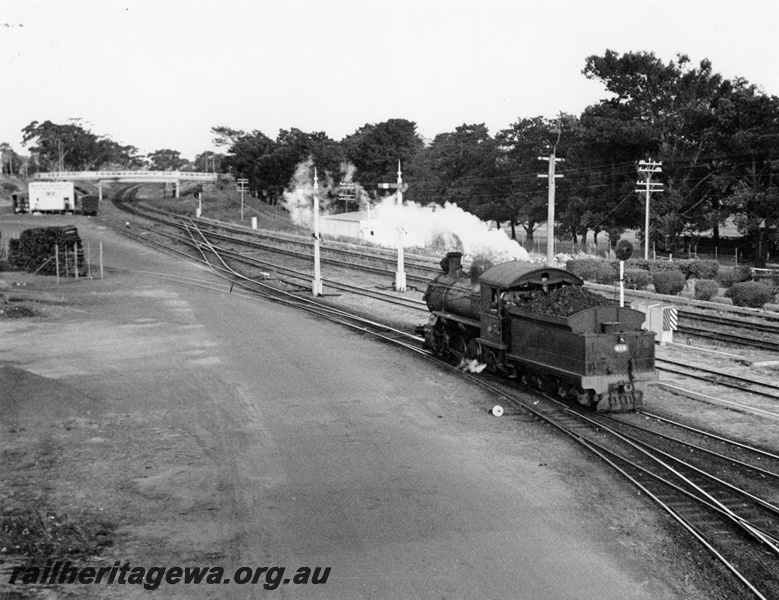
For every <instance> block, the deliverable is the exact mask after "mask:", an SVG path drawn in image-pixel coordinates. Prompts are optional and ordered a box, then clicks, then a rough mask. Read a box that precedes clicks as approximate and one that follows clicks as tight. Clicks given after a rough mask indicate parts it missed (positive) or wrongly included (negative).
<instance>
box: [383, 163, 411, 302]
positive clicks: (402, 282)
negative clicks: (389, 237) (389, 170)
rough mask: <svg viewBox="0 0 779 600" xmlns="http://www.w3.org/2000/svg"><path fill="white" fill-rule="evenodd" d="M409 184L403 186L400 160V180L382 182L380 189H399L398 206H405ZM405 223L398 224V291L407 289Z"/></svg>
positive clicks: (396, 273)
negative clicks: (404, 246) (404, 196)
mask: <svg viewBox="0 0 779 600" xmlns="http://www.w3.org/2000/svg"><path fill="white" fill-rule="evenodd" d="M407 188H408V186H405V187H404V186H403V174H402V173H401V171H400V161H398V182H397V183H380V184H379V189H382V190H398V206H399V207H402V206H403V191H404V189H407ZM403 233H404V232H403V223H400V224H399V225H398V270H397V271H396V272H395V290H397V291H398V292H405V291H406V272H405V270H404V268H403V243H404V235H403Z"/></svg>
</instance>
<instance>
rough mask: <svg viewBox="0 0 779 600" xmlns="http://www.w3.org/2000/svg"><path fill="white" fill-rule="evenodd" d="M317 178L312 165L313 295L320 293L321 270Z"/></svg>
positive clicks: (319, 294)
mask: <svg viewBox="0 0 779 600" xmlns="http://www.w3.org/2000/svg"><path fill="white" fill-rule="evenodd" d="M319 237H320V236H319V180H318V179H317V174H316V167H314V281H313V282H312V284H311V293H312V294H314V296H321V295H322V272H321V270H320V266H319Z"/></svg>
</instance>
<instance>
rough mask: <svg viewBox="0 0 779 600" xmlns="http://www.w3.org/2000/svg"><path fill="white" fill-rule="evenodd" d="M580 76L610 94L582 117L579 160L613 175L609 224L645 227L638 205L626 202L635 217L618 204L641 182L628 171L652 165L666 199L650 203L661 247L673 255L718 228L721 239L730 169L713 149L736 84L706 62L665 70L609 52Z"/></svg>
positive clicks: (646, 56) (643, 57)
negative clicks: (724, 171) (694, 236)
mask: <svg viewBox="0 0 779 600" xmlns="http://www.w3.org/2000/svg"><path fill="white" fill-rule="evenodd" d="M583 73H584V75H585V76H586V77H588V78H590V79H596V80H599V81H601V82H603V84H604V85H605V87H606V90H607V91H609V92H611V93H612V94H613V97H612V98H609V99H607V100H603V101H601V103H600V104H598V105H595V106H591V107H588V108H587V109H586V110H585V112H584V114H583V116H582V125H583V127H584V136H583V146H582V147H581V148H580V152H579V156H580V157H582V161H581V162H582V165H585V164H586V163H587V162H591V165H590V166H591V167H594V165H593V164H592V159H594V158H600V159H601V160H602V161H603V164H604V168H606V167H608V168H609V169H610V173H609V174H608V175H607V174H606V172H605V171H604V177H602V179H604V181H603V184H605V185H606V186H607V189H608V190H609V192H608V194H607V197H606V198H605V202H604V208H609V205H611V208H609V211H608V213H607V214H608V215H609V219H610V221H611V224H619V225H620V226H623V227H640V224H641V222H642V212H643V211H642V210H641V207H640V204H639V203H636V202H630V201H628V204H631V205H632V209H630V210H624V208H619V207H621V206H622V205H621V204H615V202H617V201H618V202H620V203H624V200H618V199H619V198H620V197H621V196H623V194H629V189H630V187H631V186H632V182H631V181H630V180H634V179H635V175H636V173H635V167H634V166H632V167H631V164H632V165H634V164H635V163H636V162H637V161H638V160H640V159H646V158H649V157H651V158H653V159H655V160H659V161H660V162H662V165H663V167H662V168H663V176H662V179H663V182H664V183H665V192H664V193H663V194H659V195H655V196H653V198H652V201H653V206H652V212H651V215H652V219H651V221H652V228H653V229H654V231H655V233H656V236H657V239H658V242H659V243H660V244H661V247H662V246H664V247H665V249H666V250H669V251H674V250H675V249H676V245H677V240H678V239H679V236H680V235H681V234H683V233H685V232H687V233H689V232H691V231H695V230H700V229H708V228H713V229H714V231H715V236H716V234H717V227H718V224H719V223H720V222H722V220H724V218H725V217H726V216H727V215H725V214H724V213H723V212H722V211H721V210H720V208H721V207H720V199H721V197H722V195H723V189H722V184H723V179H722V177H721V165H722V164H723V162H727V161H728V157H727V154H726V153H723V152H722V150H721V149H718V148H717V145H716V143H715V141H716V139H717V138H718V137H719V134H717V128H718V123H717V121H718V117H717V113H718V111H719V110H720V106H721V104H722V102H723V100H726V99H727V97H728V96H729V95H730V93H731V83H730V82H729V81H727V80H724V79H723V78H722V77H721V76H720V75H718V74H715V73H713V71H712V65H711V63H710V62H709V61H708V60H702V61H701V62H700V64H699V65H698V66H697V67H693V66H691V64H690V60H689V58H688V57H687V56H685V55H678V56H677V58H676V60H673V61H669V62H668V63H663V62H662V61H661V60H659V59H658V58H657V57H656V56H655V55H654V54H653V53H647V52H630V53H626V54H624V55H621V56H620V55H618V54H617V53H616V52H614V51H611V50H607V51H606V53H605V55H604V56H602V57H600V56H591V57H589V58H588V59H587V60H586V66H585V69H584V71H583ZM731 189H732V186H731ZM623 197H626V196H623ZM618 208H619V211H617V209H618ZM612 211H615V212H612ZM619 213H621V214H619Z"/></svg>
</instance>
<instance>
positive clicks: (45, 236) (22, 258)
mask: <svg viewBox="0 0 779 600" xmlns="http://www.w3.org/2000/svg"><path fill="white" fill-rule="evenodd" d="M55 246H56V247H58V248H59V262H60V274H64V273H65V272H66V271H65V270H66V269H67V272H68V273H72V272H73V271H74V251H75V249H76V246H78V251H77V255H78V266H79V268H83V255H82V249H81V238H80V237H79V235H78V229H76V227H75V226H74V225H65V226H62V227H38V228H35V229H25V230H24V231H22V233H21V235H20V236H19V239H18V240H11V243H10V244H9V262H10V263H11V266H12V267H15V268H17V269H23V270H25V271H31V272H34V271H38V269H40V271H39V272H40V273H47V274H50V275H53V274H54V273H56V272H57V267H56V260H55V259H54V249H55ZM66 251H67V263H66V260H65V259H66V254H65V253H66ZM49 259H51V260H49ZM47 261H48V262H47ZM44 263H46V264H45V265H44ZM41 265H44V266H43V267H41Z"/></svg>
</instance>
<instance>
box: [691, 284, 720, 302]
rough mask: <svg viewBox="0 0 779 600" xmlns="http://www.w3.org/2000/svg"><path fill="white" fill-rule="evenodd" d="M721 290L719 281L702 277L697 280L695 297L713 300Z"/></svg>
mask: <svg viewBox="0 0 779 600" xmlns="http://www.w3.org/2000/svg"><path fill="white" fill-rule="evenodd" d="M717 292H719V283H717V282H716V281H714V280H713V279H700V280H698V281H696V282H695V299H696V300H711V299H712V298H714V296H716V295H717Z"/></svg>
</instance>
